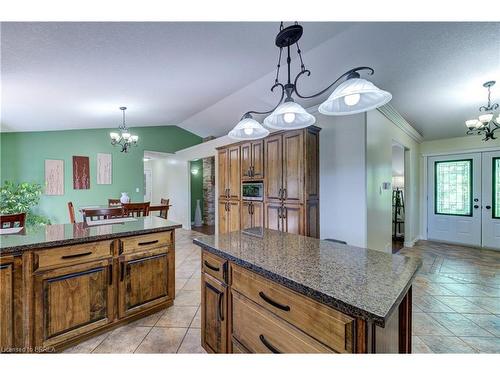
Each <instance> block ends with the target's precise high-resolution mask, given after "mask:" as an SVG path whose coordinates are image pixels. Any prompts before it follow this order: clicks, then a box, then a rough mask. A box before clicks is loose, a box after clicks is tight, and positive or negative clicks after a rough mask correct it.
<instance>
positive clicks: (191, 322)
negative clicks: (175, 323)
mask: <svg viewBox="0 0 500 375" xmlns="http://www.w3.org/2000/svg"><path fill="white" fill-rule="evenodd" d="M200 308H201V305H199V306H198V308H197V309H196V312H195V313H194V315H193V318H192V319H191V321H190V322H189V326H188V327H187V329H186V333H185V334H184V337H182V340H181V342H180V344H179V346H178V347H177V350H176V351H175V354H178V353H179V349H180V348H181V346H182V343H183V342H184V340H185V339H186V336H187V334H188V332H189V329H190V328H191V324H193V320H194V318H195V317H196V314H198V310H199V309H200Z"/></svg>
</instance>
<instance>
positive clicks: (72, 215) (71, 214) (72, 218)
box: [68, 202, 76, 224]
mask: <svg viewBox="0 0 500 375" xmlns="http://www.w3.org/2000/svg"><path fill="white" fill-rule="evenodd" d="M68 211H69V222H70V223H71V224H75V223H76V220H75V207H73V202H68Z"/></svg>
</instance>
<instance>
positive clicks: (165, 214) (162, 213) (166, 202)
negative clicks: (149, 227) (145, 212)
mask: <svg viewBox="0 0 500 375" xmlns="http://www.w3.org/2000/svg"><path fill="white" fill-rule="evenodd" d="M160 204H161V205H162V206H167V208H165V209H163V210H160V217H162V218H164V219H168V209H169V208H170V199H164V198H161V200H160Z"/></svg>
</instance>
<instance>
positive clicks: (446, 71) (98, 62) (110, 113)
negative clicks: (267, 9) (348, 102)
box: [1, 22, 500, 139]
mask: <svg viewBox="0 0 500 375" xmlns="http://www.w3.org/2000/svg"><path fill="white" fill-rule="evenodd" d="M303 25H304V37H303V39H302V40H301V49H302V50H303V51H304V61H305V63H306V66H307V67H308V68H310V70H311V72H312V75H311V76H310V77H304V79H303V80H302V81H301V83H300V84H301V87H300V88H301V89H302V91H303V92H304V93H306V94H307V93H312V92H313V91H317V90H319V89H322V88H323V87H325V86H326V85H328V84H329V83H330V81H333V80H334V79H335V78H336V77H337V76H339V75H340V74H341V73H343V72H344V71H346V70H348V69H350V68H352V67H355V66H360V65H368V66H372V67H373V68H374V69H375V75H374V76H373V77H371V78H370V79H371V80H372V81H373V82H374V83H375V84H377V85H378V86H380V87H381V88H384V89H386V90H388V91H390V92H391V93H392V94H393V101H392V102H391V104H392V105H393V106H394V107H395V108H396V109H397V110H398V111H399V112H400V113H401V114H402V115H403V116H404V117H405V118H406V119H407V120H408V122H409V123H410V124H412V125H413V126H414V127H415V128H416V129H417V130H418V131H419V132H420V133H421V134H422V135H423V136H424V138H425V139H438V138H446V137H452V136H461V135H463V134H464V129H465V127H464V125H463V121H464V120H465V119H467V118H470V117H474V116H475V115H476V114H477V107H479V106H480V105H482V104H484V102H485V100H486V92H485V90H484V89H483V88H482V83H483V82H484V81H487V80H492V79H493V80H497V81H499V83H498V84H497V86H495V87H494V91H493V99H496V100H497V101H500V23H339V22H332V23H304V24H303ZM278 26H279V24H278V23H261V22H259V23H250V22H242V23H124V22H122V23H2V29H1V57H2V61H1V63H2V65H1V73H2V77H1V78H2V87H1V88H2V103H1V104H2V119H1V125H2V130H3V131H35V130H59V129H76V128H100V127H101V128H105V127H112V126H116V125H117V124H118V123H119V122H120V119H121V117H120V112H119V110H118V107H119V106H120V105H126V106H128V107H129V110H128V111H127V119H128V124H129V126H131V127H134V126H151V125H154V126H157V125H170V124H176V125H179V126H181V127H183V128H185V129H187V130H190V131H192V132H194V133H196V134H199V135H201V136H207V135H215V136H220V135H223V134H225V133H227V131H229V130H230V129H231V128H232V127H233V126H234V125H235V124H236V122H238V120H239V118H240V116H241V115H242V114H243V113H244V112H245V111H247V110H250V109H258V110H262V109H268V107H270V106H273V105H274V101H275V95H273V94H272V93H270V91H269V88H270V87H271V85H272V84H273V82H274V74H275V67H276V60H277V51H278V50H277V48H276V47H275V46H274V37H275V34H276V31H277V29H278ZM294 63H295V64H294V71H295V72H296V71H297V69H298V67H297V64H296V61H294ZM282 77H283V78H284V76H282ZM321 100H322V98H318V99H315V100H309V101H305V102H302V104H303V105H304V106H312V105H315V104H318V103H319V102H320V101H321Z"/></svg>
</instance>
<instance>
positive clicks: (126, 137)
mask: <svg viewBox="0 0 500 375" xmlns="http://www.w3.org/2000/svg"><path fill="white" fill-rule="evenodd" d="M122 137H123V139H125V140H128V139H129V138H130V133H122Z"/></svg>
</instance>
